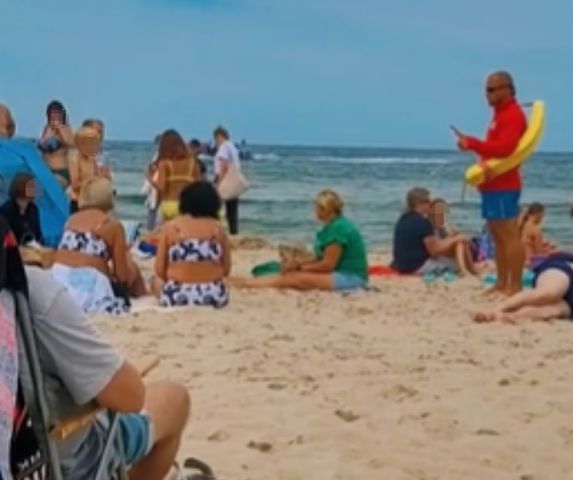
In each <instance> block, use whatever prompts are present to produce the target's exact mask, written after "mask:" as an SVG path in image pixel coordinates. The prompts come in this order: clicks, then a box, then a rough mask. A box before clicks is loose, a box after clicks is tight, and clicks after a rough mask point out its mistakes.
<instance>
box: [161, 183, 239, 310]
mask: <svg viewBox="0 0 573 480" xmlns="http://www.w3.org/2000/svg"><path fill="white" fill-rule="evenodd" d="M177 203H178V205H179V212H180V214H179V216H177V217H176V218H175V219H173V220H171V221H169V222H168V223H166V224H164V225H163V226H162V227H161V228H160V230H159V231H158V234H157V235H158V237H159V243H158V246H157V256H156V257H155V274H156V277H155V278H154V279H153V280H152V286H151V289H152V291H153V293H154V294H155V296H156V297H157V298H158V299H159V302H160V304H161V305H162V306H165V307H170V306H187V305H197V306H209V307H215V308H221V307H224V306H225V305H227V304H228V303H229V288H228V286H227V284H226V282H225V278H226V277H227V276H228V275H229V272H230V270H231V248H230V246H229V239H228V237H227V234H226V232H225V230H224V229H223V227H222V226H221V224H220V222H219V221H218V218H219V211H220V210H221V199H220V197H219V194H218V192H217V190H216V188H215V186H214V185H213V184H211V183H209V182H204V181H202V182H195V183H192V184H190V185H188V186H187V187H185V189H184V190H183V192H181V196H180V197H179V200H178V202H177Z"/></svg>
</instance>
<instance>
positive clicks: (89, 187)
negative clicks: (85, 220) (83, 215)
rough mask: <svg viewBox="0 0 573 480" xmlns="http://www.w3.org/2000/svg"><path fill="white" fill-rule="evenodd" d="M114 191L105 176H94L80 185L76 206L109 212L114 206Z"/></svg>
mask: <svg viewBox="0 0 573 480" xmlns="http://www.w3.org/2000/svg"><path fill="white" fill-rule="evenodd" d="M114 197H115V192H114V189H113V185H112V184H111V182H110V181H109V180H108V179H107V178H101V177H95V178H91V179H90V180H88V181H87V182H86V183H84V185H83V186H82V189H81V191H80V195H79V197H78V207H79V208H80V209H84V208H97V209H98V210H102V211H104V212H109V211H110V210H112V209H113V206H114Z"/></svg>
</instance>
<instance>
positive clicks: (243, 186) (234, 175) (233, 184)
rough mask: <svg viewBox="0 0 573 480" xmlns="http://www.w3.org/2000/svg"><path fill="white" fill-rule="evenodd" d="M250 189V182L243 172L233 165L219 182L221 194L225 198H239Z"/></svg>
mask: <svg viewBox="0 0 573 480" xmlns="http://www.w3.org/2000/svg"><path fill="white" fill-rule="evenodd" d="M248 189H249V182H248V181H247V179H246V178H245V176H244V175H243V172H241V170H240V169H239V168H238V167H237V166H236V165H233V164H232V165H231V166H230V167H229V170H227V174H226V175H225V177H224V178H223V180H221V183H219V188H218V190H219V195H220V196H221V198H222V199H223V200H234V199H235V198H239V197H240V196H241V195H242V194H243V193H245V192H246V191H247V190H248Z"/></svg>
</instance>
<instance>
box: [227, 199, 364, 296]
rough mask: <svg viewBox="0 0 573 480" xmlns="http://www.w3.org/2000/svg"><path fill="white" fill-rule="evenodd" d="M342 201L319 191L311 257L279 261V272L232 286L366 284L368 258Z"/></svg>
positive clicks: (335, 287)
mask: <svg viewBox="0 0 573 480" xmlns="http://www.w3.org/2000/svg"><path fill="white" fill-rule="evenodd" d="M343 208H344V204H343V202H342V199H341V198H340V196H339V195H338V194H337V193H336V192H333V191H330V190H326V191H323V192H321V193H320V194H319V195H318V197H317V198H316V201H315V212H316V217H317V218H318V220H319V221H320V222H321V223H322V224H323V227H322V229H321V230H320V231H319V232H318V233H317V234H316V239H315V244H314V250H315V259H314V260H311V261H309V262H303V263H301V262H288V263H283V265H282V272H281V273H280V274H279V275H272V276H268V277H259V278H252V279H237V280H235V281H234V282H233V284H234V285H235V286H238V287H247V288H290V289H295V290H336V291H344V290H354V289H359V288H365V287H366V286H367V284H368V259H367V253H366V247H365V245H364V240H363V238H362V234H361V233H360V232H359V231H358V229H357V228H356V227H355V226H354V224H353V223H352V222H350V221H349V220H348V219H347V218H346V217H345V216H344V215H343Z"/></svg>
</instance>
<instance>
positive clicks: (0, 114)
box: [0, 103, 16, 138]
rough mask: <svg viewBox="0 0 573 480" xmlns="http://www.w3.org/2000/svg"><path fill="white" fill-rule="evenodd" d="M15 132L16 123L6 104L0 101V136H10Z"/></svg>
mask: <svg viewBox="0 0 573 480" xmlns="http://www.w3.org/2000/svg"><path fill="white" fill-rule="evenodd" d="M15 132H16V124H15V123H14V119H13V118H12V114H11V113H10V109H9V108H8V107H7V106H6V105H2V104H1V103H0V138H12V137H13V136H14V133H15Z"/></svg>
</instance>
